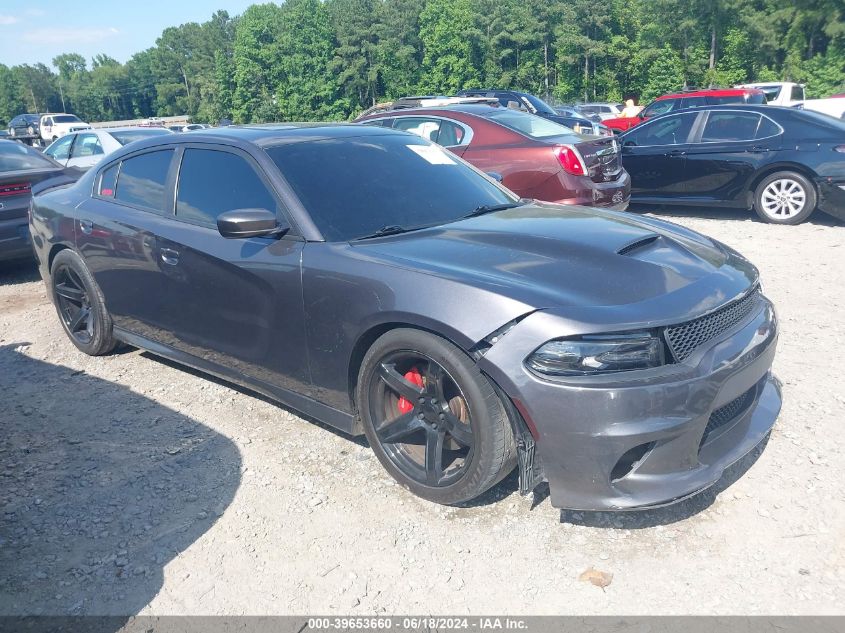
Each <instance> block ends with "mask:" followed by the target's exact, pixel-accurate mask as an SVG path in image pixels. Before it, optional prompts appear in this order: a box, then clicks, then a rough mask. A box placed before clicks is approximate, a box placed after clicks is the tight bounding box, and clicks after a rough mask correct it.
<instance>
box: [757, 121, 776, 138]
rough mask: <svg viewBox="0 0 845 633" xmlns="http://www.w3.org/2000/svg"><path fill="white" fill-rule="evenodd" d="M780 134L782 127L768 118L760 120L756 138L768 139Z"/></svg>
mask: <svg viewBox="0 0 845 633" xmlns="http://www.w3.org/2000/svg"><path fill="white" fill-rule="evenodd" d="M778 134H780V126H779V125H778V124H777V123H775V122H774V121H772V120H771V119H769V118H767V117H761V118H760V127H758V128H757V136H756V137H755V138H768V137H770V136H777V135H778Z"/></svg>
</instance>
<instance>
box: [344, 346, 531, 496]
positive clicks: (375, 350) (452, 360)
mask: <svg viewBox="0 0 845 633" xmlns="http://www.w3.org/2000/svg"><path fill="white" fill-rule="evenodd" d="M356 401H357V403H358V411H359V414H360V416H361V420H362V423H363V426H364V432H365V433H366V434H367V439H368V440H369V442H370V445H371V446H372V448H373V451H374V452H375V454H376V457H378V459H379V461H380V462H381V464H382V466H384V468H385V469H386V470H387V471H388V472H389V473H390V475H391V476H393V478H394V479H396V481H398V482H399V483H400V484H402V485H403V486H404V487H405V488H407V489H408V490H410V491H411V492H413V493H414V494H416V495H417V496H419V497H422V498H423V499H427V500H429V501H434V502H436V503H442V504H447V505H451V504H457V503H463V502H465V501H469V500H470V499H474V498H475V497H477V496H478V495H480V494H481V493H483V492H484V491H485V490H487V489H489V488H490V487H491V486H493V485H494V484H496V483H497V482H498V481H500V480H501V479H502V478H503V477H504V476H505V475H507V474H508V473H509V472H510V471H511V470H512V469H513V467H514V466H515V464H516V450H515V446H514V440H513V434H512V432H511V427H510V421H509V420H508V417H507V413H506V412H505V409H504V406H503V404H502V402H501V400H500V399H499V396H498V395H497V394H496V392H495V390H494V389H493V386H492V385H491V384H490V382H489V380H487V378H485V377H484V375H482V374H481V372H480V371H479V370H478V368H477V367H476V366H475V363H473V362H472V360H471V359H470V358H469V357H468V356H467V355H466V354H464V353H463V352H462V351H461V350H460V349H458V348H457V347H455V346H454V345H452V344H451V343H449V342H448V341H445V340H444V339H442V338H440V337H437V336H435V335H433V334H429V333H427V332H421V331H418V330H412V329H397V330H392V331H390V332H388V333H387V334H385V335H383V336H382V337H381V338H379V339H378V340H377V341H376V342H375V343H374V344H373V346H372V347H371V348H370V350H369V351H368V352H367V354H366V356H365V357H364V361H363V363H362V365H361V369H360V372H359V376H358V387H357V398H356Z"/></svg>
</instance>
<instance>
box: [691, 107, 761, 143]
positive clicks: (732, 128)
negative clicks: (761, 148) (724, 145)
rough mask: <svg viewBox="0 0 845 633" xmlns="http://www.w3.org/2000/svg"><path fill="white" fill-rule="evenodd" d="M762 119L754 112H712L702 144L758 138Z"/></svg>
mask: <svg viewBox="0 0 845 633" xmlns="http://www.w3.org/2000/svg"><path fill="white" fill-rule="evenodd" d="M760 118H761V117H760V115H759V114H756V113H753V112H711V113H710V116H708V117H707V124H706V125H705V126H704V132H702V134H701V142H702V143H716V142H719V141H749V140H751V139H753V138H756V136H757V128H758V126H759V125H760Z"/></svg>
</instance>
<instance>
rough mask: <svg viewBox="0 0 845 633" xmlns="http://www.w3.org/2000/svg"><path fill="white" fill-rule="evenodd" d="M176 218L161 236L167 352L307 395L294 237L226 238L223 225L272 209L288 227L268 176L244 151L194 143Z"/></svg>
mask: <svg viewBox="0 0 845 633" xmlns="http://www.w3.org/2000/svg"><path fill="white" fill-rule="evenodd" d="M178 163H179V174H178V178H177V183H176V195H175V205H174V214H173V215H168V216H167V217H165V218H163V220H162V222H161V224H160V225H159V226H157V228H156V235H155V237H154V239H155V246H154V252H155V254H156V257H155V263H156V266H157V267H158V269H159V271H160V280H161V281H160V284H159V290H158V292H159V294H160V303H161V305H162V309H163V312H164V314H165V315H166V317H165V323H164V327H165V329H166V331H167V335H168V338H167V340H166V343H167V344H168V345H170V346H172V347H174V348H175V349H177V350H178V351H181V352H184V353H186V354H190V355H191V356H194V357H197V358H200V359H202V360H204V361H206V362H209V363H214V364H218V365H222V366H225V367H227V368H229V369H235V370H236V371H238V372H240V373H243V374H246V375H248V376H251V377H252V378H254V379H258V380H261V381H263V382H266V383H269V384H273V385H278V386H282V387H284V388H287V389H293V390H296V391H302V390H304V389H305V388H306V386H307V384H308V369H307V364H306V363H304V362H303V359H304V358H306V357H307V354H306V349H305V327H304V323H303V315H302V285H301V276H300V259H301V255H302V249H303V246H304V244H305V242H304V241H303V240H302V239H301V238H300V237H299V236H298V235H297V234H296V233H295V232H289V233H288V234H286V235H285V236H283V237H281V238H278V237H253V238H244V239H225V238H223V237H222V236H221V235H220V233H219V232H218V230H217V216H219V215H220V214H221V213H224V212H226V211H233V210H236V209H245V208H250V209H256V208H260V209H267V210H269V211H273V212H274V213H276V214H277V216H278V217H279V219H280V221H282V222H284V223H287V224H288V225H289V224H290V220H289V219H288V218H287V217H286V211H285V207H284V205H283V203H282V201H281V199H280V198H279V196H278V195H277V194H276V193H275V189H274V188H273V186H272V185H271V183H270V180H269V179H268V177H267V174H266V173H265V172H264V170H263V169H262V167H261V166H260V165H259V164H258V163H257V161H256V160H255V159H254V158H253V157H252V156H251V155H250V154H248V153H247V152H244V151H241V150H238V149H235V148H231V147H224V146H218V145H209V144H190V145H185V146H184V147H183V149H182V150H181V156H180V157H179V159H178Z"/></svg>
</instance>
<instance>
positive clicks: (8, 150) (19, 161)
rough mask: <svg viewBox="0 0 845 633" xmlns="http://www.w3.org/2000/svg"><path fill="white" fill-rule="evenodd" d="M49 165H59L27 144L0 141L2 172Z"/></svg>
mask: <svg viewBox="0 0 845 633" xmlns="http://www.w3.org/2000/svg"><path fill="white" fill-rule="evenodd" d="M49 167H58V165H56V163H54V162H52V161H51V160H50V159H48V158H45V157H44V156H42V155H41V154H40V153H39V152H37V151H36V150H34V149H31V148H29V147H27V146H26V145H22V144H21V143H18V142H16V141H0V173H2V172H5V171H18V170H21V169H46V168H49Z"/></svg>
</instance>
